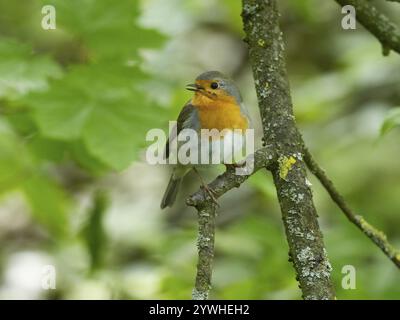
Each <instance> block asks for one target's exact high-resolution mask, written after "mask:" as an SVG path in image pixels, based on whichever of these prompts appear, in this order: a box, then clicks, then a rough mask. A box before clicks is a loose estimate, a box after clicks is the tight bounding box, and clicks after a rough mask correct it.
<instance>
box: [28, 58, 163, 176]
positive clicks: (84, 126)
mask: <svg viewBox="0 0 400 320" xmlns="http://www.w3.org/2000/svg"><path fill="white" fill-rule="evenodd" d="M144 80H145V76H144V75H143V74H142V73H141V72H140V71H139V69H138V68H135V67H127V66H119V65H115V64H109V63H107V64H106V63H104V64H93V65H90V66H82V67H75V68H72V69H71V70H70V72H69V73H68V74H67V75H66V76H65V77H64V78H63V79H61V80H59V81H55V82H54V83H52V86H51V88H50V89H49V90H48V91H47V92H43V93H35V94H31V95H29V96H28V97H26V99H25V100H24V101H25V103H26V104H28V105H30V106H31V107H33V109H34V119H35V120H36V122H37V124H38V126H39V128H40V131H41V132H42V134H43V135H44V136H45V137H48V138H53V139H61V140H66V141H73V140H78V139H82V141H83V143H84V144H85V146H86V147H87V150H88V151H89V153H90V154H91V155H92V156H94V157H96V158H97V159H99V160H100V161H101V162H103V163H104V164H106V165H108V166H109V167H111V168H113V169H117V170H121V169H124V168H126V167H127V166H128V165H129V164H130V163H131V162H132V161H133V160H134V159H135V157H136V155H137V153H138V150H139V148H141V147H142V146H144V145H145V135H146V132H147V131H148V130H149V129H151V128H155V127H159V126H160V122H161V120H162V116H161V115H162V113H163V110H162V109H161V108H159V107H157V106H155V105H151V104H150V103H149V101H148V100H147V99H146V98H145V97H144V94H143V93H142V92H141V91H140V89H138V88H137V83H142V82H143V81H144Z"/></svg>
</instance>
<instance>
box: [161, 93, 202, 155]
mask: <svg viewBox="0 0 400 320" xmlns="http://www.w3.org/2000/svg"><path fill="white" fill-rule="evenodd" d="M183 129H193V130H199V129H200V122H199V117H198V113H197V109H196V108H195V107H194V106H193V105H192V104H191V103H190V101H189V102H188V103H186V105H185V106H184V107H183V108H182V111H181V112H180V113H179V116H178V120H177V123H176V125H175V127H174V128H173V130H172V132H171V134H170V136H169V139H168V140H167V143H166V145H165V157H166V159H168V158H169V152H170V147H169V144H170V142H171V141H173V140H174V139H176V137H177V136H178V135H179V133H180V132H181V131H182V130H183Z"/></svg>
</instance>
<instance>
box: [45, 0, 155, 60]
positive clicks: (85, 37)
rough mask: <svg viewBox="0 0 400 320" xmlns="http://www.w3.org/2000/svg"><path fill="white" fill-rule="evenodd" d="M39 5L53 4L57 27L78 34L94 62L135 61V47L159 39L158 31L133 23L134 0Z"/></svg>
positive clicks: (57, 1)
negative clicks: (111, 60) (101, 60)
mask: <svg viewBox="0 0 400 320" xmlns="http://www.w3.org/2000/svg"><path fill="white" fill-rule="evenodd" d="M43 4H47V5H49V4H50V5H54V7H55V8H56V12H57V26H58V27H61V28H64V29H66V30H68V31H70V32H72V33H73V34H75V35H76V36H77V37H79V38H80V39H81V40H82V41H83V43H84V44H85V45H86V46H87V47H88V48H89V51H90V55H91V56H92V58H93V60H95V61H99V59H111V58H112V59H113V61H116V59H121V60H120V61H126V60H135V59H137V58H138V52H137V49H139V48H149V47H154V46H158V45H160V44H161V43H162V41H163V37H162V36H161V35H160V34H159V33H157V32H155V31H152V30H146V29H143V28H141V27H139V26H138V25H137V24H135V19H136V18H137V16H138V14H139V10H138V1H136V0H118V1H113V0H101V1H98V0H68V1H65V0H50V1H47V0H46V1H43ZM43 32H45V31H43Z"/></svg>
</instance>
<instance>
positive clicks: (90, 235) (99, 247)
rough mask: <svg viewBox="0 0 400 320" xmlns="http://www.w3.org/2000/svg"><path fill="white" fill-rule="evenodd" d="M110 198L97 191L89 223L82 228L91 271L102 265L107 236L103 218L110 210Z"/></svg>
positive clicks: (90, 211)
mask: <svg viewBox="0 0 400 320" xmlns="http://www.w3.org/2000/svg"><path fill="white" fill-rule="evenodd" d="M108 202H109V201H108V197H107V195H106V194H105V192H103V191H97V192H96V193H95V194H94V196H93V205H92V208H91V209H90V210H89V215H88V220H87V223H86V224H85V225H84V227H83V228H82V236H83V238H84V241H85V245H86V246H87V249H88V251H89V254H90V261H91V263H90V265H91V270H92V271H94V270H96V269H97V268H99V267H100V266H101V265H102V262H103V257H104V252H105V249H104V246H105V244H106V242H107V234H106V231H105V230H104V226H103V217H104V214H105V212H106V210H107V208H108Z"/></svg>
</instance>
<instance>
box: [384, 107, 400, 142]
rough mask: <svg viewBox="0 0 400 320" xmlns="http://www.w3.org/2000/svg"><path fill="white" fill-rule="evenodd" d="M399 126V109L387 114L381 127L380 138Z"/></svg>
mask: <svg viewBox="0 0 400 320" xmlns="http://www.w3.org/2000/svg"><path fill="white" fill-rule="evenodd" d="M398 126H400V107H399V108H394V109H392V110H390V111H389V112H388V114H387V115H386V117H385V120H384V121H383V124H382V126H381V136H384V135H385V134H387V133H388V132H389V131H390V130H392V129H393V128H394V127H398Z"/></svg>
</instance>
